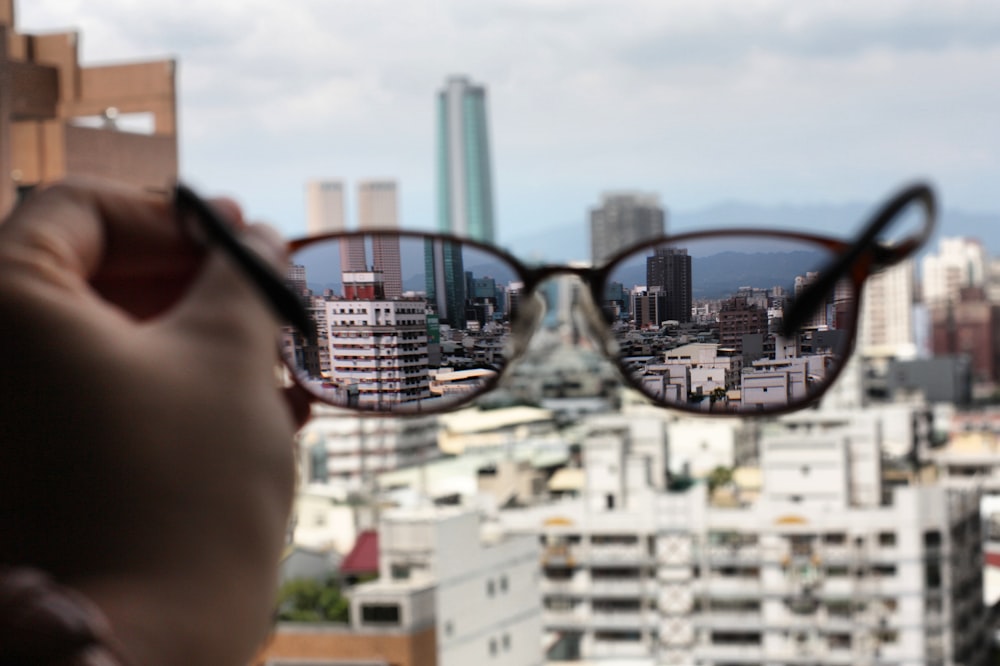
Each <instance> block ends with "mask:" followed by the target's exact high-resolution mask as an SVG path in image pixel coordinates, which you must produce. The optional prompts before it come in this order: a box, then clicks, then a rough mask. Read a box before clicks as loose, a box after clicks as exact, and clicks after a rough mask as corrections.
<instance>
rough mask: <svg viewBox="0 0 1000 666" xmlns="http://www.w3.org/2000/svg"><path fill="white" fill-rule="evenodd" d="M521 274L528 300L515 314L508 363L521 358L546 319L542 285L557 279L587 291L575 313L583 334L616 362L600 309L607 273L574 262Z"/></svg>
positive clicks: (615, 350)
mask: <svg viewBox="0 0 1000 666" xmlns="http://www.w3.org/2000/svg"><path fill="white" fill-rule="evenodd" d="M521 273H522V275H521V277H522V279H523V280H524V292H525V295H526V296H527V298H526V299H525V303H524V305H522V306H521V309H520V310H519V311H518V314H517V318H516V319H515V320H514V321H513V322H512V324H511V338H512V340H511V347H510V353H511V356H510V358H511V360H513V359H516V358H519V357H520V356H522V355H523V354H524V352H525V351H526V350H527V348H528V345H529V344H530V343H531V338H532V336H533V335H534V333H535V332H536V331H537V330H538V327H539V325H540V323H541V321H542V318H543V317H544V315H545V312H546V301H545V299H544V298H543V297H542V296H541V287H542V285H544V284H545V283H546V282H548V281H549V280H554V279H558V278H576V280H578V281H579V283H581V285H582V286H583V287H585V289H581V291H586V292H587V296H585V297H584V298H582V299H581V300H580V301H579V302H578V303H577V304H576V305H577V306H578V307H576V308H574V310H575V312H577V313H579V314H582V315H583V323H584V324H585V326H586V331H585V334H586V335H587V336H588V337H589V338H590V339H591V340H593V341H595V342H596V343H597V344H598V345H599V346H600V348H601V351H602V352H603V353H604V355H605V356H606V357H607V358H608V359H609V360H614V359H615V358H617V353H618V342H617V340H616V339H615V337H614V335H613V333H612V331H611V327H610V326H609V325H608V323H607V321H606V320H605V318H604V316H603V314H602V312H601V309H600V306H599V303H600V299H601V291H602V289H603V288H604V282H605V279H606V273H607V270H606V269H604V268H594V267H593V266H590V265H589V264H585V263H583V262H574V263H571V264H545V265H542V266H536V267H532V268H527V267H523V268H522V269H521ZM550 305H551V304H550Z"/></svg>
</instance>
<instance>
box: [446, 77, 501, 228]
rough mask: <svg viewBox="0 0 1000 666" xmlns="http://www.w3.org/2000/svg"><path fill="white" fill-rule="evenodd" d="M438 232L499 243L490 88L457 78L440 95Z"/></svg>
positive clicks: (449, 80)
mask: <svg viewBox="0 0 1000 666" xmlns="http://www.w3.org/2000/svg"><path fill="white" fill-rule="evenodd" d="M437 136H438V142H437V145H438V155H437V164H438V228H439V229H440V230H441V231H447V232H450V233H454V234H457V235H459V236H468V237H470V238H474V239H476V240H480V241H484V242H486V243H492V242H494V227H493V177H492V172H491V169H490V143H489V133H488V126H487V122H486V88H484V87H483V86H477V85H473V84H472V83H471V82H470V81H469V80H468V79H466V78H465V77H462V76H453V77H451V78H449V79H448V81H447V82H446V83H445V87H444V89H442V90H441V91H439V92H438V97H437Z"/></svg>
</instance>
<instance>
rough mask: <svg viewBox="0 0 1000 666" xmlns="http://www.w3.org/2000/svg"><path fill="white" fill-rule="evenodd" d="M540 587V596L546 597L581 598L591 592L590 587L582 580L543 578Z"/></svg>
mask: <svg viewBox="0 0 1000 666" xmlns="http://www.w3.org/2000/svg"><path fill="white" fill-rule="evenodd" d="M540 587H541V590H542V594H546V595H563V596H583V595H586V594H589V593H590V590H591V586H590V585H589V584H588V583H587V581H586V580H584V579H582V578H579V579H575V578H571V579H569V580H554V579H552V578H543V579H542V582H541V585H540Z"/></svg>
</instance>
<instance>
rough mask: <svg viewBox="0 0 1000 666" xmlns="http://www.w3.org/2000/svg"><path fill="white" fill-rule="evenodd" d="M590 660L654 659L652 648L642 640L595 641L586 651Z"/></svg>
mask: <svg viewBox="0 0 1000 666" xmlns="http://www.w3.org/2000/svg"><path fill="white" fill-rule="evenodd" d="M585 656H586V657H587V658H589V659H642V658H644V657H652V656H653V655H652V648H650V647H648V646H647V645H646V644H645V643H643V642H642V641H641V640H638V641H624V640H622V641H608V640H598V639H594V641H593V642H591V643H590V645H589V649H586V650H585Z"/></svg>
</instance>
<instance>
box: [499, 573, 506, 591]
mask: <svg viewBox="0 0 1000 666" xmlns="http://www.w3.org/2000/svg"><path fill="white" fill-rule="evenodd" d="M500 591H501V592H506V591H507V576H506V575H503V576H500Z"/></svg>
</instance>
